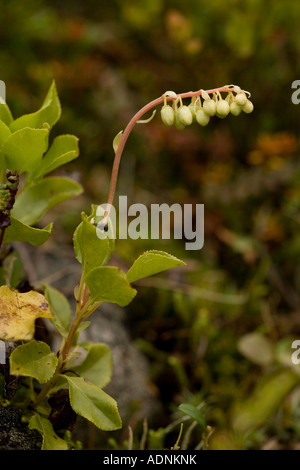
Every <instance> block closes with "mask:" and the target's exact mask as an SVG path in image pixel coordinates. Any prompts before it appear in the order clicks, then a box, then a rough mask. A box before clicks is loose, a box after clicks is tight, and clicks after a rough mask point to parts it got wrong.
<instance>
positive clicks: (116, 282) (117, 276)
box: [84, 266, 136, 307]
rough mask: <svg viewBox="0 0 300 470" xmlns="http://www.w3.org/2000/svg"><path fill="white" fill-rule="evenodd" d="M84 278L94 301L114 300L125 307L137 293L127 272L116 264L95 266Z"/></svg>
mask: <svg viewBox="0 0 300 470" xmlns="http://www.w3.org/2000/svg"><path fill="white" fill-rule="evenodd" d="M84 280H85V283H86V285H87V286H88V288H89V290H90V293H91V299H92V301H93V302H113V303H116V304H118V305H120V306H121V307H125V305H128V304H129V302H131V301H132V299H133V298H134V297H135V295H136V290H135V289H133V287H131V285H130V284H129V282H128V281H127V278H126V275H125V273H123V271H121V269H119V268H116V267H114V266H100V267H99V268H94V269H92V270H91V271H89V272H88V274H86V276H85V278H84Z"/></svg>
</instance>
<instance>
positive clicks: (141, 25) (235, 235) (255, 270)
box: [0, 0, 300, 449]
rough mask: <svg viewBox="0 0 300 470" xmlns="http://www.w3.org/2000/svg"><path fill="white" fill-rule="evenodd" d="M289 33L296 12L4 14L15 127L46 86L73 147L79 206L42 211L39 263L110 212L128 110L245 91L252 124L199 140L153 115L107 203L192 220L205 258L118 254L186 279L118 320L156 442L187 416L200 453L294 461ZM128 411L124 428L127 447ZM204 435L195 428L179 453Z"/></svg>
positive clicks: (277, 5) (244, 7)
mask: <svg viewBox="0 0 300 470" xmlns="http://www.w3.org/2000/svg"><path fill="white" fill-rule="evenodd" d="M299 21H300V4H299V3H298V2H294V1H292V0H285V1H283V0H276V1H275V0H268V1H265V2H262V1H259V0H243V1H241V0H231V1H228V2H223V1H222V0H210V1H209V2H205V1H203V0H186V1H185V2H180V1H176V0H172V1H171V0H170V1H168V0H143V1H137V0H126V1H121V0H110V1H109V2H105V1H103V0H102V1H99V2H95V1H92V0H85V1H84V2H81V1H75V0H72V1H70V0H65V1H64V2H59V1H55V0H53V1H52V2H46V1H44V0H28V1H27V2H20V1H17V0H2V2H1V15H0V44H1V48H0V63H1V76H0V79H1V80H4V81H5V83H6V93H7V103H8V105H9V106H10V108H11V110H12V113H13V115H14V117H15V118H16V117H18V116H19V115H21V114H24V113H29V112H33V111H35V110H36V109H38V108H39V107H40V105H41V103H42V101H43V99H44V96H45V95H46V92H47V90H48V88H49V86H50V84H51V81H52V80H53V79H54V80H55V81H56V85H57V89H58V93H59V97H60V100H61V103H62V117H61V120H60V121H59V123H57V125H56V126H55V128H54V129H53V131H52V134H51V136H52V137H54V136H55V135H57V134H61V133H70V134H75V135H76V136H78V137H79V139H80V157H79V158H78V159H77V160H75V161H74V162H72V163H71V164H69V165H66V166H65V167H64V170H63V171H65V173H66V174H68V175H69V176H71V177H74V178H76V179H79V180H80V181H81V182H82V184H83V186H84V190H85V194H84V195H83V196H82V197H79V198H76V199H74V200H72V201H69V202H68V203H64V204H62V205H61V206H59V208H58V209H56V211H55V212H52V213H51V217H52V219H53V215H54V219H55V231H54V236H53V237H52V239H51V240H50V241H49V242H48V243H47V244H46V247H45V248H42V250H46V251H47V253H48V254H49V253H50V255H51V252H52V250H53V252H56V250H57V249H61V247H62V246H67V247H68V246H69V247H71V246H72V233H73V230H74V229H75V227H76V226H77V224H78V223H79V222H80V212H81V211H82V210H85V211H86V212H87V213H88V212H89V210H90V209H89V208H90V204H91V203H94V204H98V203H99V204H100V203H104V202H105V201H106V198H107V193H108V187H109V178H110V173H111V168H112V163H113V149H112V140H113V138H114V136H115V135H116V134H117V133H118V132H119V131H120V130H121V129H124V127H125V126H126V124H127V122H128V121H129V119H130V118H131V117H132V116H133V115H134V114H135V112H136V111H137V110H138V109H140V108H141V107H142V106H144V105H145V104H146V103H147V102H149V101H151V100H153V99H155V98H156V97H158V96H160V95H162V94H163V93H164V92H165V91H166V90H173V91H175V92H184V91H190V90H198V89H200V88H203V89H209V88H214V87H218V86H223V85H226V84H231V83H234V84H237V85H239V86H240V87H241V88H242V89H245V90H249V91H250V92H251V99H252V101H253V103H254V112H253V113H252V114H250V115H246V114H241V115H240V116H239V117H234V116H228V117H227V118H226V119H225V120H220V119H217V118H214V119H212V120H211V122H210V123H209V125H208V126H207V127H205V128H201V127H200V126H197V125H195V124H193V125H192V126H191V127H189V128H186V129H185V130H183V131H179V130H176V129H175V128H167V127H166V126H164V125H163V124H162V123H161V120H160V118H159V113H158V115H157V116H156V117H155V118H154V119H153V120H152V121H151V123H149V124H147V125H144V126H136V128H135V129H134V131H133V133H132V134H131V136H130V138H129V140H128V143H127V146H126V149H125V152H124V155H123V159H122V163H121V169H120V178H119V181H118V187H117V194H121V195H124V194H126V195H127V196H128V198H129V203H133V202H141V203H145V204H151V203H163V202H166V203H169V204H172V203H175V202H176V203H180V204H185V203H193V204H196V203H203V204H205V243H204V247H203V249H202V250H199V251H195V252H192V251H186V250H185V248H184V241H182V240H175V241H173V240H169V241H166V240H135V241H132V240H120V241H117V243H116V254H115V260H114V261H116V262H117V263H119V264H120V265H121V266H123V267H124V266H125V267H126V266H130V265H131V263H132V261H133V260H134V259H135V257H137V256H138V255H139V254H141V253H142V252H143V251H144V250H145V249H149V248H152V249H159V250H165V251H168V252H169V253H172V254H174V255H175V256H177V257H179V258H181V259H184V261H185V262H186V263H187V267H186V268H184V269H182V268H181V269H179V270H177V271H176V270H174V271H172V272H171V271H170V272H169V273H166V274H165V275H161V276H155V277H152V278H150V279H148V280H147V281H145V282H144V285H142V283H141V284H140V285H139V286H138V295H137V297H136V299H135V300H134V301H133V302H132V304H131V305H130V306H128V307H127V308H126V310H125V316H124V325H125V328H126V329H127V331H128V332H129V333H128V334H129V337H130V342H131V344H133V345H134V347H135V348H136V349H137V350H138V351H139V354H142V355H143V360H146V361H147V365H148V369H147V377H146V382H147V387H148V389H149V393H151V396H152V397H153V399H154V400H155V401H156V402H157V404H158V409H159V410H160V411H159V413H158V416H157V415H155V413H154V412H153V414H151V412H148V416H147V419H148V422H149V427H150V428H151V433H150V434H151V436H152V439H154V438H157V439H158V438H159V437H160V434H159V429H160V428H165V427H166V426H170V423H172V422H175V421H176V419H178V418H180V416H182V413H181V414H180V412H179V411H178V406H179V405H180V404H181V403H190V404H193V405H195V406H201V410H202V412H203V417H204V418H205V420H206V423H207V424H208V425H209V426H211V427H212V429H213V430H214V431H213V433H212V435H211V437H210V438H209V440H208V443H209V445H210V446H211V448H248V449H249V448H250V449H251V448H252V449H253V448H254V449H261V448H275V449H286V448H293V449H294V448H299V446H300V421H299V419H300V408H299V400H300V393H299V388H298V387H297V384H296V385H295V383H294V382H293V380H292V379H291V381H290V382H289V378H290V377H289V376H288V378H286V377H285V379H284V380H283V379H282V375H280V374H282V373H286V372H287V371H288V373H289V371H290V369H291V368H292V365H293V364H292V362H291V354H292V349H291V344H292V341H293V340H294V339H297V338H300V269H299V259H300V235H299V223H300V214H299V209H300V165H299V122H300V120H299V117H300V106H297V105H294V104H293V103H292V101H291V96H292V92H293V91H294V90H292V88H291V85H292V82H293V81H294V80H297V79H300V61H299V55H300V36H299ZM54 237H55V238H54ZM60 286H61V287H62V288H63V281H62V280H60ZM99 314H100V313H99ZM298 367H300V366H298ZM294 369H297V367H296V368H294ZM115 398H116V400H117V401H118V398H119V397H118V396H115ZM254 405H255V406H254ZM140 406H141V404H140V403H137V404H135V408H134V410H135V411H136V410H137V409H140V408H139V407H140ZM236 409H238V410H240V411H236ZM135 411H132V409H131V408H130V409H129V410H127V413H125V414H124V416H125V418H124V427H126V425H127V424H128V423H129V424H130V423H131V425H132V427H133V428H134V429H135V433H136V434H135V436H136V438H137V439H138V436H139V432H141V431H140V428H141V424H140V423H141V422H142V418H143V416H142V415H143V413H140V414H139V415H138V416H139V418H138V419H136V418H135V420H133V418H132V416H136V415H134V412H135ZM249 416H250V418H249ZM247 420H248V421H247ZM175 431H176V433H177V434H178V427H177V428H175ZM203 431H205V432H206V433H207V429H206V430H205V427H204V428H202V429H201V426H198V428H196V429H194V430H193V435H192V437H190V445H191V448H192V447H193V446H194V447H195V446H196V445H197V442H199V441H200V440H201V436H202V432H203ZM95 433H96V436H95ZM97 433H98V431H93V432H92V433H91V435H92V437H91V439H93V444H90V447H92V446H93V445H95V444H94V442H96V441H97V439H98V438H99V437H98V435H97ZM110 437H111V435H109V436H108V437H107V438H108V439H109V438H110ZM125 437H126V436H125ZM125 437H124V435H123V436H121V437H120V436H119V435H117V437H116V440H115V441H114V442H113V441H111V442H110V444H111V445H114V446H118V445H120V446H122V445H123V444H122V439H123V440H124V439H125ZM99 439H100V438H99ZM167 439H168V437H167ZM172 439H173V437H172ZM172 439H171V440H170V442H172V443H171V444H168V442H169V441H168V440H167V444H168V445H173V444H174V439H173V440H172ZM157 442H158V441H157ZM158 445H162V444H161V441H160V444H157V446H158ZM164 445H166V443H165V444H164Z"/></svg>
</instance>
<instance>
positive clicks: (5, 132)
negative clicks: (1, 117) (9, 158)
mask: <svg viewBox="0 0 300 470" xmlns="http://www.w3.org/2000/svg"><path fill="white" fill-rule="evenodd" d="M0 106H1V105H0ZM10 135H11V131H10V129H9V127H8V126H7V125H6V124H5V123H4V122H3V121H0V147H1V146H2V145H3V143H4V142H5V141H6V140H7V139H8V137H9V136H10Z"/></svg>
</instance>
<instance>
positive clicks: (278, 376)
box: [232, 368, 300, 434]
mask: <svg viewBox="0 0 300 470" xmlns="http://www.w3.org/2000/svg"><path fill="white" fill-rule="evenodd" d="M299 383H300V378H299V375H298V374H296V373H295V372H294V371H293V370H292V369H289V368H284V369H281V370H278V371H276V372H275V373H273V374H270V375H268V376H264V377H263V378H262V379H261V380H260V381H259V383H258V384H257V386H256V387H255V389H254V392H253V393H252V395H251V396H250V397H249V398H247V399H246V400H245V401H244V402H243V403H240V404H238V405H236V406H235V410H234V412H233V418H232V427H233V429H234V430H235V431H237V432H238V433H242V434H243V433H246V432H248V431H250V430H253V429H257V428H259V427H261V426H263V425H264V423H266V421H267V420H268V419H269V418H270V416H272V415H273V414H274V413H275V412H276V411H277V410H278V408H279V406H280V404H281V403H282V401H283V400H284V398H285V397H286V396H287V395H288V394H289V393H290V392H291V391H292V390H293V388H294V387H295V386H296V385H299Z"/></svg>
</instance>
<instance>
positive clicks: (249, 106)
mask: <svg viewBox="0 0 300 470" xmlns="http://www.w3.org/2000/svg"><path fill="white" fill-rule="evenodd" d="M253 109H254V106H253V103H252V101H250V100H248V99H247V101H246V103H245V104H244V106H242V110H243V111H244V113H246V114H250V113H252V111H253Z"/></svg>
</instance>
